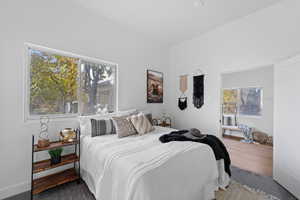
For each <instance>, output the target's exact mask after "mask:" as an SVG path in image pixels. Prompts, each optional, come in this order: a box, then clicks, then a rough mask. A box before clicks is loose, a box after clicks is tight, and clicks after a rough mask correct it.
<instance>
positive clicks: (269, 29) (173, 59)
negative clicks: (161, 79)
mask: <svg viewBox="0 0 300 200" xmlns="http://www.w3.org/2000/svg"><path fill="white" fill-rule="evenodd" d="M299 9H300V2H299V1H297V0H287V1H282V2H280V3H278V4H276V5H274V6H272V7H269V8H266V9H263V10H261V11H258V12H256V13H254V14H252V15H249V16H246V17H244V18H241V19H238V20H236V21H233V22H232V23H230V24H226V25H224V26H221V27H219V28H217V29H215V30H212V31H210V32H208V33H206V34H204V35H201V36H199V37H197V38H195V39H192V40H189V41H185V42H182V43H181V44H178V45H175V46H173V47H172V48H171V50H170V68H169V73H168V77H169V79H168V80H169V82H168V83H167V86H166V88H168V89H167V92H168V93H167V94H168V103H167V107H168V110H170V111H169V112H170V113H171V114H172V116H173V118H174V119H175V126H176V127H178V128H188V127H198V128H200V129H202V130H206V131H210V132H214V133H216V132H218V127H219V111H220V85H221V73H225V72H232V71H238V70H246V69H251V68H257V67H259V66H266V65H269V64H273V63H275V62H276V61H278V60H281V59H283V58H286V57H288V56H290V55H295V54H296V53H297V52H300V37H299V35H300V27H299V26H297V25H296V21H297V20H299V19H300V13H299ZM197 68H200V69H201V70H202V71H204V72H205V73H206V74H207V76H206V81H205V105H204V107H203V108H201V109H200V110H197V109H195V108H194V107H193V105H192V99H191V97H192V87H191V83H192V82H191V77H190V80H189V81H190V82H189V83H190V84H189V91H188V95H189V97H190V98H189V108H188V109H187V110H185V111H180V110H179V109H178V107H177V97H179V95H180V92H179V89H178V85H179V83H178V82H179V77H178V76H179V75H180V74H186V73H191V72H193V71H194V70H195V69H197ZM183 119H184V120H183Z"/></svg>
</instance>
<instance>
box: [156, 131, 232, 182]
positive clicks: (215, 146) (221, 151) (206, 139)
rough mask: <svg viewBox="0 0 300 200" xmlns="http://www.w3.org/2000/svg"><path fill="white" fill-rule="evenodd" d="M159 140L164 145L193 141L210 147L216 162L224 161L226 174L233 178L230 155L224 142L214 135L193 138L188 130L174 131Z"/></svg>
mask: <svg viewBox="0 0 300 200" xmlns="http://www.w3.org/2000/svg"><path fill="white" fill-rule="evenodd" d="M159 140H160V141H161V142H162V143H167V142H172V141H192V142H199V143H203V144H207V145H208V146H210V147H211V148H212V150H213V152H214V154H215V157H216V160H221V159H224V169H225V172H226V173H227V174H228V175H229V176H231V170H230V164H231V161H230V157H229V153H228V151H227V149H226V147H225V145H224V144H223V142H222V141H221V140H220V139H219V138H217V137H216V136H214V135H202V136H201V137H199V138H197V137H192V136H190V134H189V131H188V130H180V131H172V132H171V133H169V134H165V135H162V136H161V137H160V138H159Z"/></svg>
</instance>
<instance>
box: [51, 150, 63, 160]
mask: <svg viewBox="0 0 300 200" xmlns="http://www.w3.org/2000/svg"><path fill="white" fill-rule="evenodd" d="M62 152H63V149H62V148H57V149H51V150H49V151H48V153H49V155H50V156H51V158H57V157H60V156H61V153H62Z"/></svg>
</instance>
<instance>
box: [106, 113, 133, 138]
mask: <svg viewBox="0 0 300 200" xmlns="http://www.w3.org/2000/svg"><path fill="white" fill-rule="evenodd" d="M127 118H128V116H123V117H112V119H113V121H114V124H115V127H116V133H117V134H118V137H119V138H122V137H127V136H130V135H135V134H137V132H136V130H135V128H134V126H133V125H132V123H131V122H130V121H129V120H128V119H127Z"/></svg>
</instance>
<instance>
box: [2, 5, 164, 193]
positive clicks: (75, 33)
mask: <svg viewBox="0 0 300 200" xmlns="http://www.w3.org/2000/svg"><path fill="white" fill-rule="evenodd" d="M74 2H75V1H59V0H51V1H39V0H27V1H17V0H4V1H3V0H2V1H1V3H0V69H1V73H0V95H1V98H0V112H1V115H0V127H1V139H0V177H1V178H0V199H1V198H4V197H5V196H9V195H12V194H14V193H17V192H23V191H25V190H27V189H29V180H30V166H31V134H36V135H37V134H38V132H39V123H24V122H23V110H24V103H23V101H24V96H23V93H24V91H23V89H24V84H25V81H24V42H31V43H34V44H39V45H43V46H46V47H50V48H55V49H59V50H63V51H67V52H73V53H76V54H79V55H85V56H89V57H94V58H99V59H103V60H108V61H112V62H115V63H118V64H119V109H120V110H124V109H128V108H148V109H153V110H154V112H155V114H158V113H159V112H160V110H161V109H162V107H163V105H158V104H155V105H153V104H152V105H147V104H146V78H145V77H146V74H145V73H146V66H147V65H150V66H151V68H153V69H155V70H158V71H162V72H165V69H164V68H165V67H166V66H167V59H166V57H167V54H166V50H167V49H166V47H164V46H160V45H158V43H156V41H152V40H150V39H148V38H145V37H144V36H142V35H139V34H137V33H134V32H131V31H129V30H127V29H126V28H125V27H122V26H120V25H118V24H114V23H112V22H110V21H108V20H106V19H105V18H103V17H101V16H99V15H94V14H93V13H90V11H89V10H86V9H85V8H82V7H80V6H78V5H76V4H75V3H74ZM75 126H76V121H75V120H67V119H66V120H61V121H52V122H51V123H50V131H49V132H50V133H51V138H54V137H56V136H57V131H58V130H60V129H62V128H64V127H75Z"/></svg>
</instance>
